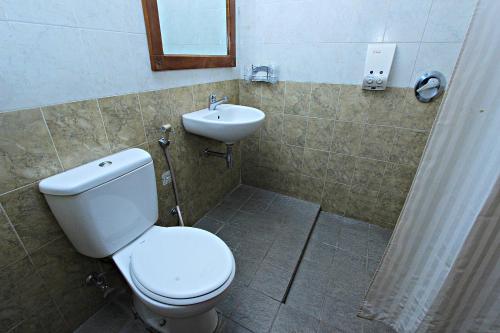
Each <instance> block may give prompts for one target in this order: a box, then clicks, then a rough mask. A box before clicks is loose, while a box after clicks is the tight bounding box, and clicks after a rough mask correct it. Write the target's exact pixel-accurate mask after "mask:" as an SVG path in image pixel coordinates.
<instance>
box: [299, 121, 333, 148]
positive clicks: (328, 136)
mask: <svg viewBox="0 0 500 333" xmlns="http://www.w3.org/2000/svg"><path fill="white" fill-rule="evenodd" d="M333 125H334V121H333V120H332V119H322V118H309V120H308V124H307V135H306V147H308V148H313V149H320V150H326V151H330V146H331V144H332V135H333Z"/></svg>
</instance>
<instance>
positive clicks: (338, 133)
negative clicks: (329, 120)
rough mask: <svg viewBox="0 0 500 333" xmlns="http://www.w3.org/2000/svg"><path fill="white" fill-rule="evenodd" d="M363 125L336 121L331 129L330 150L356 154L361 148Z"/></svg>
mask: <svg viewBox="0 0 500 333" xmlns="http://www.w3.org/2000/svg"><path fill="white" fill-rule="evenodd" d="M364 129H365V125H363V124H358V123H351V122H343V121H336V122H335V127H334V130H333V138H332V148H331V150H332V152H333V153H338V154H347V155H353V156H356V155H358V154H359V152H360V150H361V139H362V138H363V131H364Z"/></svg>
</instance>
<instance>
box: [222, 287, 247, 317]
mask: <svg viewBox="0 0 500 333" xmlns="http://www.w3.org/2000/svg"><path fill="white" fill-rule="evenodd" d="M245 289H246V287H245V286H243V285H242V284H239V283H238V282H237V281H233V283H232V285H231V286H230V287H229V289H228V290H227V291H226V295H225V296H224V298H223V299H222V300H221V301H220V302H219V303H218V304H217V310H218V311H219V312H220V313H222V314H223V315H225V316H226V317H230V316H231V315H232V314H233V312H234V311H235V309H236V308H237V307H238V305H239V302H240V300H241V293H242V292H243V290H245Z"/></svg>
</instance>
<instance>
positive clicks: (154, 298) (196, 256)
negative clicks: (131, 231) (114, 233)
mask: <svg viewBox="0 0 500 333" xmlns="http://www.w3.org/2000/svg"><path fill="white" fill-rule="evenodd" d="M113 260H114V262H115V263H116V265H117V266H118V268H119V269H120V271H121V273H122V274H123V276H124V278H125V280H126V281H127V282H128V284H129V286H130V288H131V289H132V292H133V294H134V306H135V309H136V311H137V312H138V314H139V315H140V317H141V318H142V319H143V320H144V321H145V322H146V323H147V324H148V325H150V326H152V327H153V328H155V329H156V330H158V331H160V332H170V333H184V332H213V331H214V330H215V328H216V327H217V322H218V318H217V313H216V312H215V306H216V304H217V303H218V302H219V301H220V300H221V299H222V298H223V297H224V295H225V291H226V290H227V289H228V287H229V286H230V285H231V282H232V281H233V278H234V275H235V268H236V266H235V261H234V257H233V255H232V253H231V250H230V249H229V248H228V247H227V245H226V244H225V243H224V242H223V241H222V240H221V239H220V238H218V237H217V236H215V235H213V234H211V233H209V232H207V231H204V230H201V229H196V228H191V227H169V228H165V227H158V226H153V227H151V228H150V229H149V230H148V231H146V232H145V233H144V234H143V235H141V236H140V237H139V238H138V239H136V240H135V241H134V242H132V243H131V244H129V245H127V246H126V247H125V248H123V249H121V250H120V251H118V252H117V253H115V254H114V255H113Z"/></svg>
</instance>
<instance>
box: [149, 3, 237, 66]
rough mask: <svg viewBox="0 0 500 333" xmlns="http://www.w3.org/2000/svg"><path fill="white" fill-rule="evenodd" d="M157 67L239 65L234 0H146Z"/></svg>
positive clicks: (150, 42)
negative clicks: (237, 63) (237, 61)
mask: <svg viewBox="0 0 500 333" xmlns="http://www.w3.org/2000/svg"><path fill="white" fill-rule="evenodd" d="M142 4H143V9H144V19H145V22H146V30H147V37H148V44H149V54H150V60H151V69H152V70H154V71H160V70H172V69H189V68H213V67H234V66H236V50H235V28H234V27H235V22H234V17H235V13H234V0H190V1H179V0H142Z"/></svg>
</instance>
